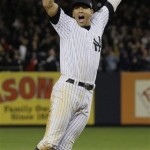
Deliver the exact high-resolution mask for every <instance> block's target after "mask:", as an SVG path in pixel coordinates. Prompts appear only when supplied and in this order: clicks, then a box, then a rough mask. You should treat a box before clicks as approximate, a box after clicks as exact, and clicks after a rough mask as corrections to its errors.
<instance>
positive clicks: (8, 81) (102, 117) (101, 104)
mask: <svg viewBox="0 0 150 150" xmlns="http://www.w3.org/2000/svg"><path fill="white" fill-rule="evenodd" d="M59 76H60V74H59V73H56V72H51V73H47V72H38V73H37V72H17V73H15V72H1V73H0V125H1V126H6V125H7V126H9V125H19V126H20V125H29V126H30V125H45V124H46V121H47V116H48V112H49V107H50V99H49V97H50V94H51V91H52V87H53V85H54V83H55V82H56V81H57V79H58V78H59ZM94 93H95V94H94V96H93V104H92V110H91V115H90V119H89V122H88V125H150V73H148V72H145V73H121V74H120V73H98V76H97V80H96V89H95V92H94Z"/></svg>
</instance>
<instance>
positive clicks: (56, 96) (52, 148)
mask: <svg viewBox="0 0 150 150" xmlns="http://www.w3.org/2000/svg"><path fill="white" fill-rule="evenodd" d="M120 1H121V0H108V1H107V2H106V3H105V4H104V6H103V7H101V9H100V10H98V11H97V12H95V13H94V12H93V9H92V1H91V0H74V1H73V3H72V17H70V16H68V15H66V14H65V13H64V11H63V10H62V8H60V6H59V5H58V4H57V3H55V2H54V0H42V4H43V6H44V8H45V10H46V12H47V14H48V15H49V16H50V18H49V19H50V22H51V24H52V26H53V27H54V29H55V30H56V31H57V33H58V34H59V36H60V71H61V76H60V78H59V80H58V81H57V82H56V84H55V85H54V87H53V91H52V94H51V101H52V105H51V109H50V114H49V118H48V121H47V126H46V132H45V135H44V137H43V139H42V140H41V141H40V142H39V144H38V145H37V147H36V149H35V150H71V149H72V147H73V144H74V142H75V140H76V139H77V138H78V137H79V135H80V134H81V132H82V131H83V129H84V128H85V126H86V124H87V122H88V119H89V115H90V109H91V102H92V95H93V89H94V88H95V79H96V75H97V70H98V66H99V61H100V53H101V47H102V43H101V41H102V34H103V31H104V28H105V26H106V24H107V23H108V21H109V20H110V18H111V16H112V15H113V13H114V11H115V10H116V8H117V6H118V5H119V3H120Z"/></svg>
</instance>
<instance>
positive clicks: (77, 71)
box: [52, 6, 109, 84]
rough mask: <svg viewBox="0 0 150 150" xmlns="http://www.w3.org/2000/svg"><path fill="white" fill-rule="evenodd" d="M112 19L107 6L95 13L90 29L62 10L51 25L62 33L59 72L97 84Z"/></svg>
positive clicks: (60, 34)
mask: <svg viewBox="0 0 150 150" xmlns="http://www.w3.org/2000/svg"><path fill="white" fill-rule="evenodd" d="M108 19H109V11H108V8H107V7H106V6H104V7H102V8H101V9H100V10H99V11H98V12H96V13H94V14H93V16H92V18H91V26H90V29H89V30H87V29H85V28H83V27H80V26H79V25H78V24H77V22H76V20H75V19H73V18H71V17H70V16H68V15H66V14H65V13H64V11H63V10H62V9H61V13H60V18H59V21H58V23H57V24H56V25H55V24H52V25H53V27H54V29H55V30H56V31H57V33H58V34H59V36H60V71H61V74H62V75H65V76H67V77H70V78H72V79H75V80H78V81H81V82H85V83H92V84H93V83H94V82H95V79H96V75H97V70H98V66H99V61H100V53H101V46H102V45H101V39H102V34H103V31H104V27H105V26H106V24H107V22H108Z"/></svg>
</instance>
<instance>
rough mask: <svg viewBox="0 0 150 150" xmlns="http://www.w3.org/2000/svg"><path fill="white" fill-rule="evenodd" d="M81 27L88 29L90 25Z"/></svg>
mask: <svg viewBox="0 0 150 150" xmlns="http://www.w3.org/2000/svg"><path fill="white" fill-rule="evenodd" d="M83 28H85V29H87V30H90V28H91V26H84V27H83Z"/></svg>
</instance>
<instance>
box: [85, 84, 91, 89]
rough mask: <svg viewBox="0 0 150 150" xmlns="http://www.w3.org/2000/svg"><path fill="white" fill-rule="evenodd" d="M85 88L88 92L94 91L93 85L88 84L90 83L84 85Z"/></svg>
mask: <svg viewBox="0 0 150 150" xmlns="http://www.w3.org/2000/svg"><path fill="white" fill-rule="evenodd" d="M84 87H85V89H87V90H92V88H91V85H90V84H88V83H85V84H84Z"/></svg>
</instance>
